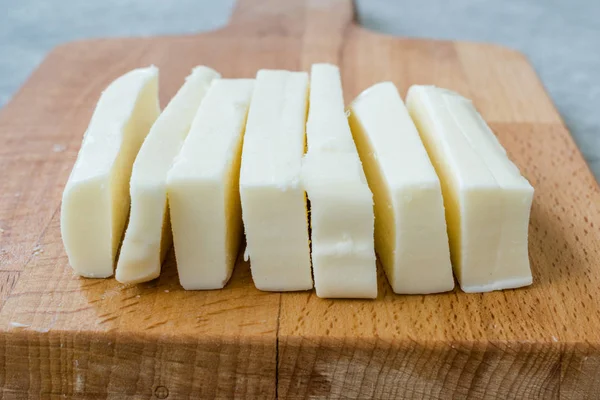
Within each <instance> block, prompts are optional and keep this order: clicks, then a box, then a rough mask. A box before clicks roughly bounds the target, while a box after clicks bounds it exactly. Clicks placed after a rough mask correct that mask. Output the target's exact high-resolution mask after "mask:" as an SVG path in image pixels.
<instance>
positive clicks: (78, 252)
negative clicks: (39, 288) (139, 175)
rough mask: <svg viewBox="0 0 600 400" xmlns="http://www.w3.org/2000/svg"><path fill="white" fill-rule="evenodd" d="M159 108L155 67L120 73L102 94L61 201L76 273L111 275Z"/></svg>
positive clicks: (62, 221) (68, 249)
mask: <svg viewBox="0 0 600 400" xmlns="http://www.w3.org/2000/svg"><path fill="white" fill-rule="evenodd" d="M159 113H160V108H159V105H158V69H157V68H156V67H153V66H152V67H148V68H140V69H136V70H133V71H131V72H128V73H126V74H125V75H123V76H121V77H119V78H117V79H116V80H115V81H114V82H112V83H111V84H110V85H109V86H108V87H107V88H106V90H105V91H104V92H103V93H102V95H101V96H100V100H98V104H97V105H96V109H95V110H94V114H93V115H92V120H91V121H90V125H89V126H88V129H87V131H86V133H85V136H84V139H83V143H82V144H81V149H80V150H79V154H78V155H77V161H76V162H75V166H74V167H73V170H72V171H71V175H70V176H69V180H68V181H67V185H66V187H65V190H64V192H63V198H62V205H61V219H60V230H61V234H62V238H63V242H64V245H65V250H66V252H67V255H68V257H69V263H70V264H71V267H72V268H73V270H74V271H75V273H77V274H78V275H81V276H85V277H89V278H106V277H109V276H111V275H112V274H113V270H114V263H115V256H116V254H117V249H118V247H119V244H120V242H121V237H122V236H123V230H124V228H125V224H126V222H127V215H128V213H129V177H130V176H131V169H132V166H133V162H134V160H135V157H136V155H137V153H138V150H139V149H140V146H141V145H142V143H143V141H144V139H145V137H146V135H147V134H148V131H149V130H150V127H151V126H152V124H153V123H154V121H155V120H156V118H157V117H158V114H159Z"/></svg>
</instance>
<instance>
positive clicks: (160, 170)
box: [115, 66, 220, 284]
mask: <svg viewBox="0 0 600 400" xmlns="http://www.w3.org/2000/svg"><path fill="white" fill-rule="evenodd" d="M219 77H220V75H219V74H218V73H217V72H216V71H214V70H212V69H210V68H208V67H204V66H199V67H196V68H194V70H193V71H192V73H191V75H189V76H188V77H187V78H186V81H185V83H184V84H183V86H182V87H181V88H180V89H179V91H178V92H177V94H176V95H175V96H174V97H173V99H172V100H171V101H170V102H169V104H168V105H167V107H166V108H165V109H164V111H163V112H162V114H161V115H160V116H159V117H158V119H157V120H156V122H155V123H154V125H153V126H152V128H151V129H150V133H149V134H148V137H146V140H145V141H144V143H143V144H142V147H141V148H140V151H139V154H138V156H137V157H136V160H135V162H134V164H133V171H132V173H131V181H130V195H131V213H130V217H129V224H128V226H127V230H126V232H125V238H124V240H123V245H122V246H121V252H120V254H119V261H118V263H117V270H116V273H115V277H116V279H117V280H118V281H119V282H122V283H130V284H132V283H139V282H146V281H149V280H152V279H155V278H157V277H158V276H159V275H160V269H161V264H162V262H163V260H164V258H165V255H166V253H167V251H168V250H169V248H170V247H171V244H172V240H173V239H172V236H171V226H170V224H169V213H168V206H167V173H168V172H169V170H170V169H171V166H172V164H173V160H174V159H175V156H176V155H177V154H178V153H179V150H180V149H181V146H182V145H183V142H184V140H185V138H186V136H187V134H188V131H189V130H190V126H191V124H192V120H193V119H194V116H195V115H196V112H197V111H198V107H199V106H200V103H201V101H202V99H203V98H204V95H205V94H206V91H207V90H208V87H209V86H210V83H211V82H212V80H213V79H216V78H219Z"/></svg>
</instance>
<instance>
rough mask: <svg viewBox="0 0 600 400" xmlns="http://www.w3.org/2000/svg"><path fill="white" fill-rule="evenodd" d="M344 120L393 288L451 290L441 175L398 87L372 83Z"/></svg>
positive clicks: (378, 247)
mask: <svg viewBox="0 0 600 400" xmlns="http://www.w3.org/2000/svg"><path fill="white" fill-rule="evenodd" d="M349 121H350V125H351V127H352V133H353V134H354V139H355V141H356V145H357V147H358V151H359V154H360V157H361V160H362V161H363V165H364V166H365V173H366V175H367V180H368V182H369V186H370V187H371V189H372V190H373V194H374V198H375V246H376V250H377V253H378V254H379V257H380V259H381V263H382V264H383V267H384V269H385V272H386V275H387V277H388V281H389V282H390V285H391V286H392V289H393V290H394V292H396V293H407V294H425V293H437V292H445V291H448V290H452V289H453V288H454V278H453V276H452V266H451V263H450V252H449V246H448V236H447V233H446V221H445V219H444V203H443V199H442V191H441V187H440V181H439V179H438V177H437V175H436V173H435V170H434V168H433V165H432V164H431V161H430V160H429V157H428V155H427V152H426V150H425V148H424V146H423V143H422V142H421V139H420V138H419V133H418V132H417V129H416V128H415V125H414V124H413V122H412V120H411V118H410V116H409V114H408V111H407V110H406V107H405V106H404V103H403V102H402V99H401V98H400V95H399V94H398V90H397V89H396V87H395V86H394V84H393V83H391V82H383V83H379V84H376V85H374V86H372V87H370V88H369V89H367V90H365V91H364V92H363V93H362V94H360V95H359V96H358V97H357V98H356V99H355V100H354V102H353V103H352V104H351V105H350V114H349Z"/></svg>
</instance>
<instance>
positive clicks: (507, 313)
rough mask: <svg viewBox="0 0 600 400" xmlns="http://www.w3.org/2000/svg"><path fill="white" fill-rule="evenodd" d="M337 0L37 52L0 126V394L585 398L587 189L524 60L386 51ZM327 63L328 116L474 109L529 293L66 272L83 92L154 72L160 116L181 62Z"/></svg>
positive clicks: (252, 5) (592, 338)
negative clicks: (141, 70) (420, 93)
mask: <svg viewBox="0 0 600 400" xmlns="http://www.w3.org/2000/svg"><path fill="white" fill-rule="evenodd" d="M353 17H354V14H353V10H352V4H351V2H350V1H349V0H339V1H336V0H326V1H317V0H294V1H288V2H283V1H277V0H254V1H250V0H246V1H242V3H241V4H239V5H238V7H237V9H236V11H235V13H234V16H233V18H232V21H231V24H230V26H228V27H227V28H225V29H221V30H218V31H215V32H211V33H207V34H202V35H197V36H174V37H154V38H143V39H142V38H137V39H101V40H87V41H80V42H75V43H69V44H66V45H63V46H60V47H58V48H56V49H55V50H54V51H53V52H52V53H51V54H50V55H49V56H48V58H47V59H46V60H45V61H44V62H43V64H42V65H41V66H40V67H39V69H38V70H37V71H36V72H35V73H34V74H33V75H32V76H31V78H30V80H29V81H28V82H27V83H26V84H25V86H24V87H23V88H22V89H21V90H20V91H19V92H18V93H17V95H16V96H15V97H14V99H13V100H12V101H11V102H10V103H9V104H8V105H7V106H6V107H4V109H2V110H1V111H0V137H1V140H2V145H1V146H0V171H2V173H1V175H0V196H1V201H0V228H1V229H2V230H1V231H0V249H1V250H0V387H1V392H2V394H3V397H4V398H24V397H27V396H29V397H33V398H38V397H50V396H52V395H61V394H66V395H68V396H72V397H74V398H84V397H86V398H90V397H93V398H122V397H123V396H124V395H130V396H133V395H135V397H136V398H158V399H164V398H167V397H168V398H172V399H182V398H207V399H209V398H228V397H237V398H248V399H255V398H275V397H278V398H282V399H304V398H360V399H365V398H418V399H446V398H448V399H450V398H473V399H480V398H490V399H506V398H515V399H524V398H540V399H553V398H559V397H560V398H568V399H576V398H577V399H578V398H590V399H591V398H597V397H598V396H600V303H599V298H600V296H599V288H600V265H599V263H598V262H599V250H600V242H599V240H598V239H599V238H600V233H599V231H600V212H599V204H600V192H599V190H598V185H597V183H596V181H595V180H594V178H593V176H592V174H591V173H590V171H589V169H588V167H587V165H586V163H585V162H584V160H583V159H582V156H581V154H580V152H579V151H578V150H577V148H576V146H575V144H574V142H573V140H572V138H571V136H570V135H569V132H568V131H567V129H566V128H565V126H564V124H563V122H562V120H561V118H560V116H559V115H558V113H557V112H556V110H555V108H554V106H553V105H552V103H551V101H550V100H549V99H548V96H547V94H546V93H545V91H544V88H543V86H542V84H541V83H540V81H539V79H538V78H537V76H536V74H535V72H534V71H533V69H532V68H531V66H530V65H529V63H528V62H527V60H526V59H525V57H524V56H523V55H522V54H520V53H518V52H515V51H513V50H509V49H506V48H503V47H498V46H494V45H488V44H475V43H464V42H448V41H432V40H413V39H400V38H395V37H390V36H384V35H380V34H377V33H374V32H370V31H367V30H365V29H363V28H361V27H359V26H357V25H356V23H355V22H354V18H353ZM313 62H333V63H336V64H338V65H340V67H341V69H342V72H343V81H344V90H345V95H346V100H347V101H350V100H351V99H352V98H354V96H356V95H357V94H358V93H359V92H360V91H361V90H363V89H365V88H367V87H368V86H369V85H371V84H373V83H375V82H378V81H382V80H391V81H393V82H394V83H395V84H396V85H397V86H398V88H399V89H400V91H401V92H402V94H403V95H404V94H405V93H406V90H407V89H408V87H409V86H410V85H412V84H435V85H439V86H443V87H446V88H450V89H453V90H456V91H458V92H460V93H462V94H463V95H465V96H467V97H470V98H472V99H473V100H474V102H475V104H476V106H477V108H478V109H479V110H480V111H481V112H482V114H483V115H484V117H485V118H486V119H487V121H489V123H490V125H491V126H492V128H493V129H494V131H495V132H496V133H497V135H498V137H499V138H500V141H501V142H502V144H503V145H504V146H505V147H506V149H507V150H508V152H509V154H510V157H511V158H512V159H513V160H514V161H515V162H516V163H517V164H518V165H519V167H520V168H521V170H522V171H523V173H524V174H525V176H526V177H527V178H528V179H529V180H530V182H531V183H532V184H533V185H534V186H535V188H536V196H535V201H534V204H533V209H532V214H531V225H530V253H531V266H532V269H533V274H534V285H533V286H531V287H529V288H526V289H521V290H507V291H503V292H495V293H487V294H465V293H462V292H461V291H460V290H455V291H454V292H452V293H446V294H439V295H429V296H398V295H394V294H393V293H392V292H391V290H390V287H389V285H388V283H387V281H386V279H385V277H384V276H383V275H380V279H379V282H380V287H379V290H380V292H379V293H380V294H379V297H378V298H377V300H375V301H362V300H360V301H359V300H354V301H352V300H323V299H319V298H317V297H316V296H315V295H314V292H303V293H283V294H279V293H264V292H260V291H258V290H256V289H255V288H254V286H253V284H252V281H251V278H250V274H249V269H248V265H247V264H246V263H244V262H242V261H240V262H239V263H238V265H237V267H236V270H235V273H234V276H233V278H232V280H231V282H230V283H229V284H228V285H227V287H226V288H225V289H224V290H219V291H209V292H186V291H183V290H182V288H181V287H180V286H179V284H178V280H177V275H176V266H175V264H174V259H173V256H172V254H171V255H170V257H169V259H168V261H167V262H166V265H165V266H164V270H163V274H162V275H161V277H160V279H158V280H156V281H153V282H149V283H146V284H141V285H138V286H133V287H126V286H123V285H121V284H119V283H118V282H116V281H115V280H114V279H107V280H90V279H80V278H78V277H76V276H74V275H73V273H72V271H71V268H70V267H69V266H68V262H67V257H66V255H65V252H64V250H63V247H62V243H61V238H60V229H59V228H60V226H59V220H60V212H59V210H60V207H59V206H60V198H61V193H62V190H63V187H64V184H65V182H66V180H67V177H68V174H69V172H70V170H71V167H72V165H73V163H74V160H75V157H76V154H77V151H78V149H79V145H80V143H81V139H82V135H83V132H84V130H85V129H86V126H87V124H88V121H89V118H90V116H91V114H92V111H93V109H94V105H95V103H96V101H97V99H98V97H99V95H100V92H101V91H102V89H103V88H104V87H105V86H106V85H107V84H108V83H109V82H110V81H112V80H113V79H114V78H116V77H117V76H118V75H120V74H122V73H124V72H126V71H127V70H130V69H132V68H136V67H141V66H147V65H149V64H156V65H158V66H159V67H160V71H161V72H160V73H161V101H162V103H163V105H164V104H166V102H167V101H168V99H169V98H170V97H171V96H172V95H173V94H174V93H175V91H176V90H177V88H178V87H179V86H180V85H181V83H182V81H183V78H184V77H185V76H186V75H187V74H188V72H189V71H190V69H191V68H192V67H193V66H195V65H197V64H206V65H209V66H212V67H214V68H216V69H218V70H219V71H221V72H222V73H223V75H224V76H225V77H253V76H254V75H255V72H256V71H257V70H258V69H259V68H286V69H292V70H298V69H304V70H308V68H309V66H310V64H311V63H313Z"/></svg>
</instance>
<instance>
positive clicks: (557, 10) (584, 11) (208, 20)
mask: <svg viewBox="0 0 600 400" xmlns="http://www.w3.org/2000/svg"><path fill="white" fill-rule="evenodd" d="M233 4H234V0H218V1H217V0H177V1H160V0H86V1H82V0H61V1H47V0H0V55H1V56H0V106H2V105H3V104H5V103H6V102H7V101H8V100H9V98H10V97H11V96H12V94H13V93H14V92H15V91H16V90H17V89H18V87H19V86H20V85H21V84H22V83H23V82H24V81H25V80H26V79H27V76H28V75H29V74H30V73H31V72H32V71H33V69H34V68H35V67H36V66H37V65H38V64H39V63H40V61H42V59H43V58H44V56H45V55H46V54H47V53H48V51H49V50H50V49H51V48H52V47H54V46H56V45H57V44H60V43H64V42H67V41H71V40H75V39H82V38H92V37H111V36H112V37H115V36H148V35H161V34H177V33H192V32H201V31H206V30H211V29H214V28H216V27H219V26H222V25H224V24H225V23H226V22H227V20H228V18H229V13H230V12H231V9H232V7H233ZM357 10H358V15H359V21H360V22H361V23H362V24H363V25H364V26H366V27H367V28H370V29H374V30H377V31H381V32H385V33H391V34H395V35H400V36H414V37H430V38H439V39H465V40H473V41H483V42H494V43H500V44H504V45H507V46H510V47H513V48H516V49H518V50H520V51H522V52H523V53H525V54H526V55H527V56H528V57H529V59H530V60H531V62H532V63H533V65H534V67H535V69H536V70H537V72H538V73H539V75H540V77H541V79H542V82H543V83H544V85H545V86H546V88H547V89H548V91H549V92H550V95H551V97H552V99H553V100H554V102H555V104H556V105H557V107H558V109H559V111H560V113H561V115H562V116H563V118H564V120H565V122H566V124H567V126H568V127H569V128H570V130H571V132H572V133H573V136H574V137H575V140H576V142H577V143H578V145H579V146H580V148H581V149H582V151H583V153H584V155H585V157H586V159H587V161H588V163H589V164H590V165H591V167H592V169H593V170H594V173H595V175H596V177H597V178H600V23H599V22H598V19H599V18H600V0H452V1H447V0H419V1H414V0H401V1H393V0H358V1H357Z"/></svg>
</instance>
